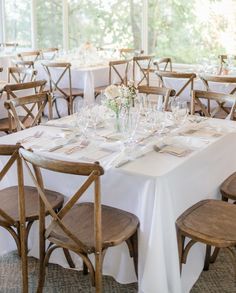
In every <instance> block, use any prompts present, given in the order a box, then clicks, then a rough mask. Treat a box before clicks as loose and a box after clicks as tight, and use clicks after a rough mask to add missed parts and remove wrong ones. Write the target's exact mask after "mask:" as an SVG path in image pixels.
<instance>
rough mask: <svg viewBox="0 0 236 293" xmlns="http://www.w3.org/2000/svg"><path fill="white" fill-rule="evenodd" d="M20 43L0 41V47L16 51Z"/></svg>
mask: <svg viewBox="0 0 236 293" xmlns="http://www.w3.org/2000/svg"><path fill="white" fill-rule="evenodd" d="M18 45H19V44H18V43H0V48H3V49H5V50H8V49H10V50H11V51H16V48H17V47H18Z"/></svg>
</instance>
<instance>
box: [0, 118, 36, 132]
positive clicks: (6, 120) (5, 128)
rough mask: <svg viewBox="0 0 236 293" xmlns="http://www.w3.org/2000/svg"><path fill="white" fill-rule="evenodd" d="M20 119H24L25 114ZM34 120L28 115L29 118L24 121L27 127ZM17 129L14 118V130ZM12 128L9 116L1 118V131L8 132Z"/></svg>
mask: <svg viewBox="0 0 236 293" xmlns="http://www.w3.org/2000/svg"><path fill="white" fill-rule="evenodd" d="M19 118H20V120H21V121H23V119H24V118H25V117H24V116H19ZM32 122H33V119H32V118H31V117H28V118H27V120H26V121H25V122H24V125H25V127H26V128H28V127H30V126H31V124H32ZM15 129H16V123H15V121H14V120H12V130H13V131H14V130H15ZM9 130H10V123H9V118H2V119H0V131H5V132H8V131H9Z"/></svg>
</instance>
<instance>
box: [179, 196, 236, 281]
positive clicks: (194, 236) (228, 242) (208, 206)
mask: <svg viewBox="0 0 236 293" xmlns="http://www.w3.org/2000/svg"><path fill="white" fill-rule="evenodd" d="M176 230H177V238H178V248H179V261H180V270H181V268H182V263H186V260H187V256H188V252H189V250H190V249H191V247H192V246H193V245H194V244H195V243H197V242H200V243H203V244H205V245H206V257H205V264H204V270H208V269H209V264H210V262H211V263H213V262H214V261H215V260H216V253H215V251H216V252H217V253H218V250H219V249H220V248H225V249H226V250H227V251H228V252H229V253H230V256H231V258H232V261H233V267H234V271H235V276H236V255H235V252H234V247H235V245H236V206H235V205H232V204H230V203H226V202H223V201H220V200H203V201H200V202H198V203H196V204H195V205H193V206H192V207H190V208H189V209H187V210H186V211H185V212H184V213H183V214H182V215H181V216H180V217H179V218H178V219H177V221H176ZM186 237H188V238H190V241H189V242H188V243H187V244H185V238H186ZM211 246H214V247H216V250H215V251H214V252H213V254H212V255H211Z"/></svg>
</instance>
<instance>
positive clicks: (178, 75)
mask: <svg viewBox="0 0 236 293" xmlns="http://www.w3.org/2000/svg"><path fill="white" fill-rule="evenodd" d="M155 73H156V75H157V77H158V78H159V81H160V83H161V86H164V87H166V84H165V78H172V79H181V80H182V81H183V84H182V86H181V88H180V89H178V90H177V89H175V90H176V96H179V95H180V94H181V93H182V92H183V91H184V90H185V89H186V88H187V87H188V86H189V85H190V91H189V95H190V94H191V91H192V90H193V86H194V79H195V78H196V74H195V73H184V72H174V71H161V70H159V71H155Z"/></svg>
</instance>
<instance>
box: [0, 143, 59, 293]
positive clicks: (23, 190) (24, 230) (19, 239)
mask: <svg viewBox="0 0 236 293" xmlns="http://www.w3.org/2000/svg"><path fill="white" fill-rule="evenodd" d="M18 150H19V145H0V156H10V158H9V159H8V161H7V163H6V164H5V166H4V167H3V169H2V170H1V171H0V180H2V179H3V178H4V176H5V175H6V174H7V172H8V170H9V169H10V168H11V167H12V166H13V165H14V164H15V163H17V177H18V186H11V187H8V188H5V189H1V190H0V201H1V207H0V226H1V227H2V228H4V229H5V230H7V231H8V232H9V233H10V234H11V236H12V237H13V239H14V241H15V243H16V247H17V251H18V254H19V256H21V263H22V277H23V278H22V282H23V283H22V285H23V286H22V292H24V293H26V292H28V274H27V242H28V236H29V232H30V228H31V226H32V224H33V223H34V221H36V220H38V219H39V198H38V193H37V189H36V188H35V187H32V186H24V182H23V168H22V162H21V159H20V157H19V155H18ZM45 194H46V197H47V200H48V201H49V202H50V204H51V205H52V208H53V210H59V209H61V207H62V205H63V201H64V198H63V196H62V195H61V194H60V193H58V192H54V191H50V190H45ZM46 214H48V211H46Z"/></svg>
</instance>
